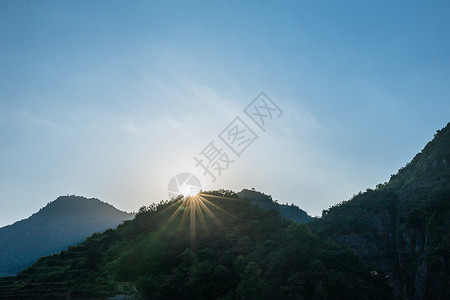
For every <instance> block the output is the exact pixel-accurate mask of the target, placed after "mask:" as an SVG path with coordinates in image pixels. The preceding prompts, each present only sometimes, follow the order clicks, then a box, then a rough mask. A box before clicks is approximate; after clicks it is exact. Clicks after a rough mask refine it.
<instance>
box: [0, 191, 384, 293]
mask: <svg viewBox="0 0 450 300" xmlns="http://www.w3.org/2000/svg"><path fill="white" fill-rule="evenodd" d="M375 271H376V270H372V269H369V268H368V267H367V266H366V265H365V264H364V263H363V262H361V261H360V260H359V259H358V258H357V257H356V256H355V255H354V254H352V253H351V252H350V251H347V250H344V249H342V248H340V247H339V246H338V245H337V244H336V243H335V242H333V241H331V240H327V239H321V238H319V237H318V236H317V235H316V234H314V233H313V232H312V231H311V230H310V229H309V227H308V226H307V225H306V224H298V223H292V222H291V221H288V220H287V219H286V218H283V217H281V216H280V214H279V212H278V211H275V210H262V209H260V208H258V207H257V206H256V205H255V204H253V203H252V202H251V200H249V199H241V198H239V197H238V195H237V194H236V193H234V192H230V191H223V190H221V191H216V192H209V193H204V194H201V195H198V196H196V197H190V198H187V199H182V198H178V199H174V200H172V201H170V202H167V203H166V202H162V203H160V204H159V205H151V206H149V207H144V208H142V209H141V210H140V211H139V213H138V214H137V215H136V218H135V219H133V220H132V221H127V222H125V223H124V224H122V225H120V226H119V227H118V228H117V229H115V230H107V231H106V232H104V233H101V234H94V235H93V236H91V237H90V238H88V239H87V240H86V241H85V242H83V243H82V244H80V245H79V246H78V247H72V248H69V249H68V250H66V251H62V252H61V253H59V254H55V255H52V256H47V257H44V258H41V259H40V260H39V261H38V262H37V263H36V264H35V265H33V266H32V267H30V268H28V269H26V270H25V271H23V272H21V273H20V274H19V275H18V276H17V277H5V278H0V298H2V299H4V298H12V299H14V298H18V297H22V298H24V299H25V298H34V299H39V298H45V297H53V298H61V299H63V298H64V299H65V298H67V297H68V296H70V297H71V298H72V299H77V298H79V299H86V298H88V299H89V298H100V299H106V298H108V297H113V296H119V295H122V296H121V297H122V298H124V296H123V295H128V296H129V297H138V298H144V299H302V298H304V299H313V298H318V299H324V298H327V299H374V300H375V299H377V300H379V299H391V292H390V288H389V287H388V285H387V283H386V281H385V278H384V277H383V276H382V275H379V273H377V272H375ZM118 298H119V297H118Z"/></svg>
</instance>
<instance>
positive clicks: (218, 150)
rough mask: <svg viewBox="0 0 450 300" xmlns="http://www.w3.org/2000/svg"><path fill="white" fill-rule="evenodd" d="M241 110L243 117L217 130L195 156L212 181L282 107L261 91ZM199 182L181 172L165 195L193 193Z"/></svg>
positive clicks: (242, 151)
mask: <svg viewBox="0 0 450 300" xmlns="http://www.w3.org/2000/svg"><path fill="white" fill-rule="evenodd" d="M243 112H244V114H243V115H242V118H241V116H236V118H235V119H234V120H233V121H231V123H230V124H228V126H226V127H225V128H224V129H223V130H222V132H220V133H219V134H218V136H217V137H218V138H219V139H218V140H214V139H213V140H211V141H210V142H209V143H208V144H207V145H206V146H205V147H204V148H203V150H201V151H200V152H199V153H198V154H197V155H196V156H194V161H195V167H196V168H200V169H201V172H202V175H203V176H205V177H206V178H209V179H210V180H211V182H215V181H216V180H217V178H219V177H221V176H222V174H223V173H224V172H225V171H227V170H228V169H229V168H230V166H231V165H232V164H234V163H235V162H236V161H237V160H238V159H239V158H240V157H241V155H242V154H243V153H244V152H245V150H247V149H248V148H249V147H250V146H251V145H252V144H253V142H255V141H256V140H257V139H258V138H259V136H258V134H261V133H265V132H266V129H267V126H268V125H269V124H270V123H271V122H272V121H273V120H274V119H275V118H278V117H280V116H281V115H282V114H283V111H282V110H281V108H280V107H279V106H278V105H277V104H276V103H275V102H274V101H273V100H272V99H270V98H269V96H267V95H266V94H265V93H264V92H261V93H259V95H258V96H257V97H256V98H255V99H254V100H253V101H252V102H250V103H249V104H248V105H247V107H246V108H245V109H244V110H243ZM246 121H247V122H248V121H250V122H249V124H251V125H252V126H249V125H248V124H247V123H246ZM257 132H258V133H257ZM220 144H222V145H223V146H225V147H223V146H221V145H220ZM226 150H231V152H227V151H226ZM201 186H202V185H201V183H200V180H199V179H198V178H197V177H195V175H193V174H191V173H181V174H178V175H177V176H175V177H173V178H172V179H171V180H170V182H169V186H168V195H169V197H170V198H173V197H177V196H178V195H180V194H182V195H183V196H194V195H197V193H198V192H199V191H200V190H201Z"/></svg>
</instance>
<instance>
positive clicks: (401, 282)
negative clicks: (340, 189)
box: [311, 123, 450, 299]
mask: <svg viewBox="0 0 450 300" xmlns="http://www.w3.org/2000/svg"><path fill="white" fill-rule="evenodd" d="M311 228H313V229H314V230H315V231H316V232H318V233H319V234H320V235H322V236H324V237H331V238H333V239H334V240H335V241H337V242H338V243H339V244H340V245H342V246H345V247H347V248H349V249H351V250H352V251H354V253H356V254H357V255H358V256H359V257H360V258H361V259H363V260H364V261H365V262H367V263H369V264H370V265H372V266H373V267H374V268H379V269H381V270H383V271H384V272H385V273H387V274H388V276H389V281H390V284H391V285H392V286H393V288H394V291H395V294H396V296H397V298H399V299H450V289H449V287H450V279H449V278H450V123H449V124H447V126H446V127H445V128H443V129H442V130H438V131H437V133H436V135H435V136H434V139H433V140H432V141H431V142H429V143H428V144H427V145H426V146H425V148H424V149H423V150H422V151H421V152H420V153H419V154H417V155H416V156H415V157H414V159H413V160H412V161H411V162H410V163H408V164H407V165H406V166H405V167H404V168H401V169H400V170H399V172H398V173H397V174H395V175H392V176H391V179H390V180H389V182H387V183H385V184H379V185H377V188H376V189H375V190H370V189H369V190H367V191H366V192H364V193H359V194H358V195H356V196H354V197H353V199H351V200H349V201H346V202H343V203H341V204H339V205H335V206H333V207H331V208H330V209H328V210H324V211H323V215H322V218H321V219H319V220H315V221H314V222H312V223H311Z"/></svg>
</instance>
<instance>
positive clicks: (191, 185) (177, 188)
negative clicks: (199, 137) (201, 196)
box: [167, 173, 202, 198]
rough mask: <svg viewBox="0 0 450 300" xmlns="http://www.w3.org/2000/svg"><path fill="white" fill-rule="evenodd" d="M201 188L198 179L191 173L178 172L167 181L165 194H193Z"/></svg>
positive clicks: (170, 196)
mask: <svg viewBox="0 0 450 300" xmlns="http://www.w3.org/2000/svg"><path fill="white" fill-rule="evenodd" d="M201 189H202V184H201V183H200V180H199V179H198V178H197V177H196V176H195V175H193V174H191V173H180V174H178V175H176V176H174V177H172V179H171V180H170V181H169V185H168V187H167V194H168V195H169V198H174V197H178V196H179V195H183V196H185V197H189V196H195V195H197V194H198V193H199V192H200V191H201Z"/></svg>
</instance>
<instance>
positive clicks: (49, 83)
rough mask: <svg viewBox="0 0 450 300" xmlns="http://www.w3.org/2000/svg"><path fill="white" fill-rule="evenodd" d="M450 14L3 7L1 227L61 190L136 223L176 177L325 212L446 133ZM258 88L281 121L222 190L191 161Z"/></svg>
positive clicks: (404, 6) (268, 7) (64, 4)
mask: <svg viewBox="0 0 450 300" xmlns="http://www.w3.org/2000/svg"><path fill="white" fill-rule="evenodd" d="M449 14H450V3H449V2H448V1H432V2H424V1H395V3H394V2H393V1H346V2H345V3H343V2H342V1H265V2H262V1H177V2H176V1H133V2H129V1H95V2H94V1H1V2H0V53H1V55H0V145H1V147H0V165H1V168H0V206H1V208H2V209H1V210H0V226H2V225H6V224H10V223H12V222H14V221H17V220H20V219H22V218H26V217H27V216H29V215H30V214H31V213H33V212H35V211H37V210H38V209H39V208H41V207H43V206H45V205H46V204H47V202H49V201H52V200H54V199H55V198H56V197H58V196H59V195H66V194H77V195H83V196H87V197H97V198H99V199H101V200H103V201H106V202H109V203H111V204H113V205H115V206H116V207H118V208H119V209H123V210H127V211H136V210H137V209H138V208H139V207H140V206H142V205H148V204H150V203H151V202H158V201H160V200H162V199H167V198H168V196H167V185H168V182H169V181H170V179H171V178H172V177H173V176H174V175H176V174H178V173H181V172H190V173H193V174H195V175H196V176H198V178H199V179H200V180H201V181H202V184H203V186H204V188H205V189H213V188H222V187H223V188H226V189H234V190H240V189H242V188H252V187H254V188H256V189H258V190H261V191H263V192H265V193H267V194H271V195H272V196H273V197H274V198H275V199H278V200H279V201H280V202H282V203H285V202H289V203H295V204H297V205H299V206H300V207H302V208H303V209H305V210H306V211H307V212H308V213H310V214H311V215H320V213H321V211H322V209H325V208H327V207H329V206H330V205H333V204H335V203H338V202H340V201H342V200H346V199H348V198H350V197H351V196H352V195H353V194H355V193H357V192H358V191H360V190H365V189H366V188H369V187H374V186H375V185H376V184H377V183H380V182H385V181H387V180H389V177H390V175H391V174H393V173H395V172H396V170H397V169H399V168H400V167H402V166H403V165H405V164H406V162H407V161H409V160H410V159H412V157H413V156H414V155H415V154H416V153H417V152H419V151H420V150H421V149H422V148H423V146H424V145H425V144H426V142H427V141H429V140H430V139H431V138H432V137H433V134H434V133H435V131H436V130H438V129H440V128H442V127H444V126H445V125H446V123H447V122H449V121H450V118H449V117H450V114H449V112H450V101H449V99H450V55H449V53H450V18H448V15H449ZM260 91H264V92H266V93H267V95H268V96H269V97H271V99H272V100H273V101H274V102H275V103H277V105H279V107H280V108H281V109H282V110H283V115H282V116H281V117H279V118H276V119H274V120H272V122H271V123H270V126H268V129H267V131H266V132H261V131H257V128H256V129H255V131H256V133H257V134H258V136H259V139H257V140H256V141H255V142H254V143H253V144H252V145H251V146H249V147H248V149H246V151H245V152H244V153H243V154H242V156H241V157H239V158H238V159H236V160H235V162H234V163H233V164H232V165H230V168H229V169H228V170H226V172H225V171H224V173H223V174H222V176H221V177H220V178H218V179H217V181H216V182H214V183H213V182H211V181H210V180H209V179H208V178H207V177H205V176H203V174H202V172H201V170H200V169H199V168H196V167H195V162H194V160H193V157H194V156H195V155H198V153H199V152H200V151H202V149H204V148H205V146H206V145H208V143H209V142H210V141H212V140H214V141H216V140H218V137H217V136H218V134H219V133H220V132H221V131H222V130H223V129H224V128H225V127H226V126H227V125H228V124H229V123H230V122H231V121H232V120H233V119H234V118H235V117H236V116H240V117H242V118H245V114H243V109H244V108H245V107H246V106H247V105H248V104H249V103H250V102H251V101H252V100H253V99H254V98H255V97H256V96H257V95H258V94H259V92H260ZM244 120H245V119H244ZM247 121H249V120H247ZM222 146H223V145H222ZM225 149H226V148H225V147H224V150H225Z"/></svg>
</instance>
